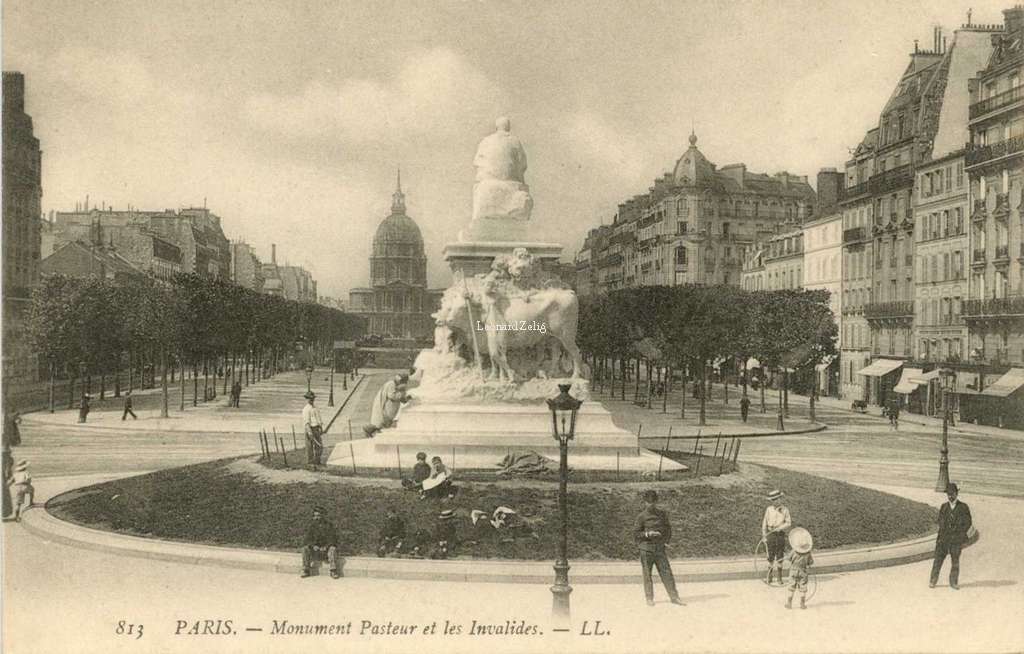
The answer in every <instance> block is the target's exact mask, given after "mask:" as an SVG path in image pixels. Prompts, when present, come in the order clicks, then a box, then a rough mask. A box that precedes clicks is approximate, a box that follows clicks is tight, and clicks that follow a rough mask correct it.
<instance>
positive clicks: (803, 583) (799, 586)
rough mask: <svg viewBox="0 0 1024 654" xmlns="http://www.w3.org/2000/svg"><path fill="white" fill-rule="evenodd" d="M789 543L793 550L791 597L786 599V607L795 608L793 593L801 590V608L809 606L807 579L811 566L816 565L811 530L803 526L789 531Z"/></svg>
mask: <svg viewBox="0 0 1024 654" xmlns="http://www.w3.org/2000/svg"><path fill="white" fill-rule="evenodd" d="M789 545H790V547H792V548H793V551H791V552H790V553H789V598H788V599H786V608H787V609H791V608H793V595H794V594H795V593H796V591H798V590H799V591H800V608H802V609H806V608H807V579H808V577H809V576H810V572H809V571H810V568H811V566H812V565H814V557H813V556H811V550H812V549H814V539H813V538H811V532H809V531H807V530H806V529H804V528H803V527H796V528H794V529H793V530H792V531H790V532H789Z"/></svg>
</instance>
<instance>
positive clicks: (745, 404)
mask: <svg viewBox="0 0 1024 654" xmlns="http://www.w3.org/2000/svg"><path fill="white" fill-rule="evenodd" d="M749 413H750V400H749V399H748V398H747V396H746V395H744V396H743V397H741V398H740V417H741V418H743V422H746V421H747V414H749Z"/></svg>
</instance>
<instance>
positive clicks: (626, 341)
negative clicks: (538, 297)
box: [578, 284, 838, 424]
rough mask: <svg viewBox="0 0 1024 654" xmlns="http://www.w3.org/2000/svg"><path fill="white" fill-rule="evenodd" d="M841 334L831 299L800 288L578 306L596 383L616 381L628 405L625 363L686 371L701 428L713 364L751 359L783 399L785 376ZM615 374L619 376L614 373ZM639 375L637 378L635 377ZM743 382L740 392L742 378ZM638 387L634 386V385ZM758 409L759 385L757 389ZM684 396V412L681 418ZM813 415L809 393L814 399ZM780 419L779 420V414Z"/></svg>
mask: <svg viewBox="0 0 1024 654" xmlns="http://www.w3.org/2000/svg"><path fill="white" fill-rule="evenodd" d="M837 334H838V329H837V327H836V324H835V320H834V318H833V316H832V311H831V309H830V308H829V293H828V292H827V291H823V290H815V291H808V290H802V289H792V290H781V291H756V292H751V291H745V290H743V289H740V288H737V287H734V286H701V285H692V284H689V285H683V286H645V287H640V288H630V289H621V290H617V291H612V292H610V293H608V294H606V295H598V296H593V297H587V298H584V299H583V300H582V301H581V304H580V332H579V337H578V340H579V345H580V348H581V349H582V350H583V352H584V354H585V357H586V358H587V360H588V362H589V364H590V365H591V368H592V369H593V376H594V379H595V382H596V383H598V384H601V385H602V386H603V383H604V380H606V379H608V380H610V382H611V384H612V393H614V392H615V380H616V378H618V379H619V380H620V381H621V393H622V398H623V399H625V392H626V391H625V379H626V371H627V370H628V368H629V366H628V365H627V364H628V362H630V361H635V362H636V364H637V370H639V366H640V365H645V366H646V368H647V377H648V379H651V376H652V371H653V370H655V369H656V370H658V373H659V375H660V374H661V372H662V370H664V371H665V373H666V376H667V377H668V378H669V379H671V376H672V370H673V369H675V370H683V371H684V374H685V375H686V376H688V377H691V378H693V379H694V380H695V383H696V384H697V385H698V387H697V397H698V398H699V399H700V424H705V417H706V398H707V397H708V388H709V384H710V375H709V374H708V372H709V368H711V367H712V366H713V365H715V364H716V363H717V364H718V365H720V366H721V365H723V364H724V365H725V367H727V368H729V367H732V365H733V362H735V365H736V366H737V367H738V368H742V369H745V368H746V363H747V361H748V360H749V359H750V358H756V359H757V360H758V361H759V362H760V364H761V367H762V368H764V369H765V370H771V371H777V373H778V374H779V375H780V376H781V379H782V385H781V389H780V390H781V392H780V393H779V399H780V404H781V402H782V396H783V393H784V392H785V390H786V389H787V387H788V378H789V371H792V370H800V369H805V368H808V367H810V368H811V369H813V367H814V366H815V365H817V364H819V363H822V362H824V361H829V360H830V358H831V357H834V356H835V355H836V349H835V341H836V336H837ZM617 372H618V374H616V373H617ZM638 377H639V376H638ZM747 377H748V375H746V374H744V375H742V376H741V380H742V384H743V394H744V396H746V394H747V385H746V379H747ZM637 383H639V380H638V381H637ZM761 389H762V404H763V402H764V390H763V389H764V384H761ZM685 397H686V393H685V391H684V393H683V406H682V407H681V411H682V412H685ZM811 401H812V411H813V393H812V399H811ZM780 415H781V414H780Z"/></svg>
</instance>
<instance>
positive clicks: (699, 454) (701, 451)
mask: <svg viewBox="0 0 1024 654" xmlns="http://www.w3.org/2000/svg"><path fill="white" fill-rule="evenodd" d="M703 458H704V446H703V445H701V446H700V449H698V450H697V471H696V472H694V473H693V474H694V476H696V477H700V462H701V459H703Z"/></svg>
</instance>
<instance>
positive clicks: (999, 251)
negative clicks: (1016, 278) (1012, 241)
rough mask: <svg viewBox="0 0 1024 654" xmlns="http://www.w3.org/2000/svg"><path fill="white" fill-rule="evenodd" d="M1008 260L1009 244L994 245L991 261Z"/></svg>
mask: <svg viewBox="0 0 1024 654" xmlns="http://www.w3.org/2000/svg"><path fill="white" fill-rule="evenodd" d="M1009 261H1010V246H1009V244H1007V245H997V246H996V256H995V257H994V258H993V259H992V262H993V263H998V262H1001V263H1009Z"/></svg>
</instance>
